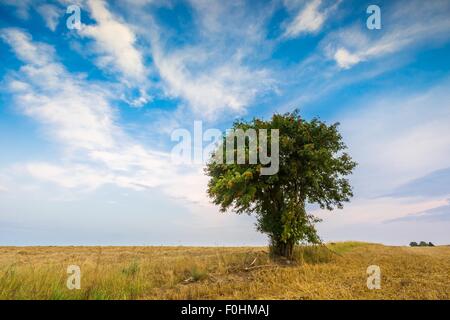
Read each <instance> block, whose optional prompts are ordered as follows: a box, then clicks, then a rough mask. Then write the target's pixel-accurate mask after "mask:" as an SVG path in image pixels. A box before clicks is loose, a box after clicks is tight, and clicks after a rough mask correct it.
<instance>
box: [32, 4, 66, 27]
mask: <svg viewBox="0 0 450 320" xmlns="http://www.w3.org/2000/svg"><path fill="white" fill-rule="evenodd" d="M36 11H37V12H38V13H39V14H40V15H41V16H42V18H43V19H44V21H45V24H46V26H47V27H48V28H49V29H50V30H51V31H55V30H56V27H57V26H58V23H59V20H60V19H61V18H62V17H63V16H64V11H63V10H62V9H61V8H59V7H57V6H54V5H51V4H43V5H40V6H38V7H37V8H36Z"/></svg>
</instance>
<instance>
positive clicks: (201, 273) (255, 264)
mask: <svg viewBox="0 0 450 320" xmlns="http://www.w3.org/2000/svg"><path fill="white" fill-rule="evenodd" d="M328 248H329V249H331V250H332V251H333V253H332V252H331V251H330V250H328V249H325V248H300V249H299V250H298V251H297V262H296V263H290V264H286V263H281V262H278V263H274V262H273V261H271V260H270V259H269V257H268V253H267V252H268V250H267V248H263V247H261V248H245V247H244V248H220V247H208V248H200V247H0V299H450V247H449V246H440V247H432V248H428V247H427V248H409V247H388V246H383V245H377V244H366V243H355V242H345V243H336V244H329V245H328ZM334 252H335V253H334ZM69 265H79V266H80V268H81V272H82V277H81V289H80V290H69V289H67V287H66V280H67V277H68V274H67V273H66V269H67V266H69ZM369 265H378V266H380V268H381V272H382V280H381V289H380V290H369V289H368V288H367V286H366V280H367V274H366V269H367V267H368V266H369Z"/></svg>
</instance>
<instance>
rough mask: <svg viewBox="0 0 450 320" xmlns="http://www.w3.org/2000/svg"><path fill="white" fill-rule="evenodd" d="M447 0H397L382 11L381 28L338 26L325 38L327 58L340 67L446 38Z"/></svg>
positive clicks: (447, 22)
mask: <svg viewBox="0 0 450 320" xmlns="http://www.w3.org/2000/svg"><path fill="white" fill-rule="evenodd" d="M449 11H450V3H449V2H448V1H445V0H444V1H439V0H437V1H432V2H429V3H427V5H426V6H424V5H423V2H422V1H398V2H395V3H390V4H389V5H388V6H387V7H383V10H382V29H381V30H368V29H366V28H365V26H364V25H361V24H354V25H352V26H349V27H344V28H342V29H339V30H337V31H335V32H333V33H331V34H329V35H327V37H326V38H325V39H324V41H323V43H322V45H323V46H324V47H325V52H326V54H327V55H328V57H329V58H330V59H333V60H335V61H336V63H337V64H338V65H339V66H340V67H341V68H343V69H348V68H351V67H352V66H354V65H356V64H358V63H360V62H363V61H367V60H371V59H376V58H380V57H383V56H386V55H389V54H392V53H396V52H399V51H400V50H402V49H405V48H408V47H411V46H417V45H425V44H426V45H430V44H433V43H434V42H436V41H440V40H443V39H448V38H449V37H450V36H449V33H448V30H449V29H450V20H449V19H448V12H449Z"/></svg>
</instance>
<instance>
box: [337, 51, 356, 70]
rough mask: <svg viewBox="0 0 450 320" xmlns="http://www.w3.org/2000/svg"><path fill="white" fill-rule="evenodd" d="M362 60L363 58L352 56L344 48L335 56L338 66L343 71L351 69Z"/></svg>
mask: <svg viewBox="0 0 450 320" xmlns="http://www.w3.org/2000/svg"><path fill="white" fill-rule="evenodd" d="M361 59H362V57H361V56H358V55H355V54H351V53H350V52H348V51H347V50H345V49H343V48H340V49H338V50H337V51H336V53H335V54H334V60H336V62H337V64H338V65H339V66H340V67H341V68H343V69H348V68H350V67H351V66H353V65H355V64H357V63H358V62H360V61H361Z"/></svg>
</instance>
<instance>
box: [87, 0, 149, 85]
mask: <svg viewBox="0 0 450 320" xmlns="http://www.w3.org/2000/svg"><path fill="white" fill-rule="evenodd" d="M87 3H88V6H89V10H90V13H91V16H92V18H93V19H94V20H95V21H96V24H93V25H91V24H89V25H83V28H82V30H80V34H81V35H82V36H84V37H89V38H92V39H94V40H95V44H94V48H95V51H96V53H97V54H98V55H99V56H98V57H97V59H96V62H97V64H98V66H99V67H100V68H102V69H104V70H110V69H112V70H114V71H116V72H120V73H121V74H122V75H123V76H124V77H125V78H126V79H127V80H131V81H144V79H145V77H146V73H147V71H146V68H145V66H144V63H143V57H142V53H141V52H140V51H139V49H138V48H137V43H136V42H137V39H136V35H135V33H134V31H133V30H132V29H131V28H130V27H129V26H128V25H127V24H126V23H125V22H123V21H121V19H120V18H119V17H117V16H115V15H114V14H112V13H111V12H110V11H109V10H108V8H107V4H106V2H104V1H102V0H89V1H88V2H87Z"/></svg>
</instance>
